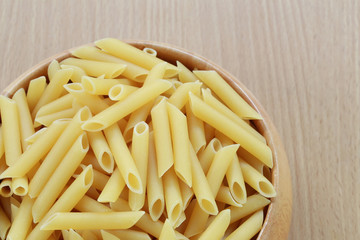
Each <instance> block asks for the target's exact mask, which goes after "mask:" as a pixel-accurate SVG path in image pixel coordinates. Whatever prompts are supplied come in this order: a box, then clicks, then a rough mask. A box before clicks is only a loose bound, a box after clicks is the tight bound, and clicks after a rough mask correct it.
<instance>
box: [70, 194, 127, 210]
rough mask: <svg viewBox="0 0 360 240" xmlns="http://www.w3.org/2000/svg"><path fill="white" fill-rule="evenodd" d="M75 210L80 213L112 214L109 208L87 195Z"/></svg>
mask: <svg viewBox="0 0 360 240" xmlns="http://www.w3.org/2000/svg"><path fill="white" fill-rule="evenodd" d="M74 208H75V209H76V210H78V211H79V212H111V209H110V208H109V207H107V206H105V205H104V204H101V203H100V202H98V201H96V200H94V199H92V198H91V197H89V196H86V195H85V196H84V197H83V198H82V199H81V200H80V201H79V202H78V203H77V204H76V205H75V207H74ZM126 210H127V209H126ZM129 210H130V208H129ZM123 211H125V210H123ZM127 211H128V210H127Z"/></svg>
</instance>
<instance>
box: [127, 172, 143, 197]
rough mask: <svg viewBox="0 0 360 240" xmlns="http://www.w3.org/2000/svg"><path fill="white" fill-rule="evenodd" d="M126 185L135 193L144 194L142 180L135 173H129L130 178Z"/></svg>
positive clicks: (128, 177)
mask: <svg viewBox="0 0 360 240" xmlns="http://www.w3.org/2000/svg"><path fill="white" fill-rule="evenodd" d="M126 185H127V186H128V188H129V189H130V190H131V191H132V192H134V193H138V194H142V193H143V187H142V182H141V179H140V177H139V176H138V175H136V174H134V173H129V174H128V176H127V178H126Z"/></svg>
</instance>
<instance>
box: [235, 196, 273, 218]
mask: <svg viewBox="0 0 360 240" xmlns="http://www.w3.org/2000/svg"><path fill="white" fill-rule="evenodd" d="M269 204H270V200H269V199H267V198H265V197H263V196H261V195H260V194H254V195H251V196H249V197H248V198H247V201H246V203H244V204H243V206H242V207H235V206H230V207H229V209H230V211H231V220H230V223H234V222H237V221H239V220H240V219H242V218H244V217H246V216H248V215H250V214H252V213H254V212H256V211H258V210H259V209H262V208H264V207H265V206H267V205H269Z"/></svg>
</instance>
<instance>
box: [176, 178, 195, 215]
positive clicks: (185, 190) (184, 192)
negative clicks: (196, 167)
mask: <svg viewBox="0 0 360 240" xmlns="http://www.w3.org/2000/svg"><path fill="white" fill-rule="evenodd" d="M179 187H180V192H181V198H182V202H183V207H184V211H185V209H186V208H187V207H188V205H189V204H190V201H191V199H192V198H193V196H194V192H193V190H192V189H191V187H189V186H188V185H186V183H184V182H183V181H180V182H179Z"/></svg>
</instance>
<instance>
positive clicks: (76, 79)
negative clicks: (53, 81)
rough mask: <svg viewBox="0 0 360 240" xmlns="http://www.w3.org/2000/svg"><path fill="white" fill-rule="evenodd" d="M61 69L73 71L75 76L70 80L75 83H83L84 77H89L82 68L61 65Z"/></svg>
mask: <svg viewBox="0 0 360 240" xmlns="http://www.w3.org/2000/svg"><path fill="white" fill-rule="evenodd" d="M60 68H61V69H72V70H73V74H72V75H71V77H70V79H71V81H72V82H74V83H81V79H82V77H83V76H87V75H86V72H85V71H84V70H83V69H82V68H79V67H77V66H73V65H65V64H62V65H60Z"/></svg>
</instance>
